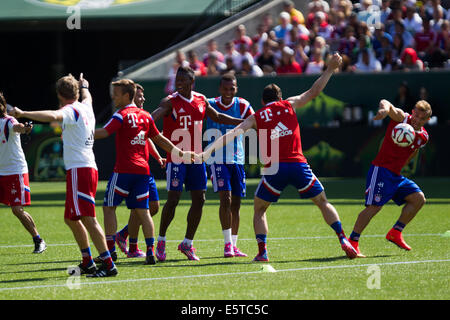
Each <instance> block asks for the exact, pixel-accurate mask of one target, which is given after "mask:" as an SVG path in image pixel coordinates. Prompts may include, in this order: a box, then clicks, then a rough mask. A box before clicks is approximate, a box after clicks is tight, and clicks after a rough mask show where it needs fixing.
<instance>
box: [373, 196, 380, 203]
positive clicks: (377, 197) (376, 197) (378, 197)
mask: <svg viewBox="0 0 450 320" xmlns="http://www.w3.org/2000/svg"><path fill="white" fill-rule="evenodd" d="M374 200H375V202H380V201H381V194H376V195H375V197H374Z"/></svg>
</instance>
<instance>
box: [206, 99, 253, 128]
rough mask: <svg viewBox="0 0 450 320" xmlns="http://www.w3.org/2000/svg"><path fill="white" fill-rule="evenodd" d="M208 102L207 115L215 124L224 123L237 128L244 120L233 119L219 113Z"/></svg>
mask: <svg viewBox="0 0 450 320" xmlns="http://www.w3.org/2000/svg"><path fill="white" fill-rule="evenodd" d="M205 101H206V115H207V116H208V117H209V118H210V119H211V120H212V121H214V122H218V123H223V124H231V125H234V126H237V125H238V124H241V123H242V122H243V121H244V120H243V119H240V118H233V117H230V116H229V115H227V114H225V113H221V112H217V110H216V109H214V108H213V107H211V105H210V104H209V102H208V100H205Z"/></svg>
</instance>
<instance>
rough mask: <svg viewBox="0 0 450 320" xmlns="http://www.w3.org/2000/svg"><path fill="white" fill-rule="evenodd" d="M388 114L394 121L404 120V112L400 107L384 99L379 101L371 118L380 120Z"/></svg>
mask: <svg viewBox="0 0 450 320" xmlns="http://www.w3.org/2000/svg"><path fill="white" fill-rule="evenodd" d="M387 116H389V117H390V118H391V119H392V120H394V121H396V122H402V121H403V120H405V116H406V115H405V112H404V111H403V110H402V109H399V108H396V107H394V105H393V104H392V103H390V102H389V101H387V100H386V99H382V100H381V101H380V105H379V107H378V112H377V114H376V115H375V116H374V117H373V120H382V119H384V118H386V117H387Z"/></svg>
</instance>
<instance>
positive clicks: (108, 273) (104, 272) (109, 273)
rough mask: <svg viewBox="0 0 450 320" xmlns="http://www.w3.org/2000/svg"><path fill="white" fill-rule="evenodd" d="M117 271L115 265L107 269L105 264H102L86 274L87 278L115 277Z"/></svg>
mask: <svg viewBox="0 0 450 320" xmlns="http://www.w3.org/2000/svg"><path fill="white" fill-rule="evenodd" d="M118 273H119V272H118V271H117V268H116V266H114V267H112V268H111V269H108V267H107V266H106V264H102V266H101V267H100V268H98V269H97V270H96V271H95V272H94V273H92V274H88V275H86V277H88V278H103V277H115V276H116V275H117V274H118Z"/></svg>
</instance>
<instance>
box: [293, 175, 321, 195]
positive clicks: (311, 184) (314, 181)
mask: <svg viewBox="0 0 450 320" xmlns="http://www.w3.org/2000/svg"><path fill="white" fill-rule="evenodd" d="M316 181H317V178H316V176H314V175H313V177H312V179H311V181H309V183H308V184H307V185H306V186H305V187H303V188H301V189H298V192H300V193H305V192H308V191H309V190H310V189H311V188H312V187H313V186H314V184H315V183H316Z"/></svg>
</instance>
